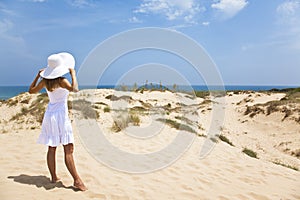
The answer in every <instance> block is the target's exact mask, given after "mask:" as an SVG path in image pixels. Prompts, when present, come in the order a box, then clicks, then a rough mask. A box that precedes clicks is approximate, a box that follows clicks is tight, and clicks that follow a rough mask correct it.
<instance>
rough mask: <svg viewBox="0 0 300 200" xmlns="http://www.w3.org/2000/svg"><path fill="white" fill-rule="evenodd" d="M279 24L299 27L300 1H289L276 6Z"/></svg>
mask: <svg viewBox="0 0 300 200" xmlns="http://www.w3.org/2000/svg"><path fill="white" fill-rule="evenodd" d="M276 11H277V14H278V16H279V22H280V23H283V24H290V25H295V24H298V25H300V18H299V17H300V1H297V0H289V1H285V2H283V3H281V4H279V5H278V7H277V9H276Z"/></svg>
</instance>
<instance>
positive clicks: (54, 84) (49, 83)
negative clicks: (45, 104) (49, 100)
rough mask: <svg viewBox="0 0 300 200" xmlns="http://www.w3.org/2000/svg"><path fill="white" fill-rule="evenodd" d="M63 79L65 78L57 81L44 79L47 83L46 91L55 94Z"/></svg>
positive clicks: (59, 78) (56, 79)
mask: <svg viewBox="0 0 300 200" xmlns="http://www.w3.org/2000/svg"><path fill="white" fill-rule="evenodd" d="M62 79H63V77H58V78H55V79H46V78H43V80H44V81H45V85H46V89H47V90H48V91H50V92H53V91H54V90H55V89H56V88H58V87H60V81H61V80H62Z"/></svg>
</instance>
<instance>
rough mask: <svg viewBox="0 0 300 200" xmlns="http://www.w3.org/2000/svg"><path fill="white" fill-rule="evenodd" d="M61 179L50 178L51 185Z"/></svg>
mask: <svg viewBox="0 0 300 200" xmlns="http://www.w3.org/2000/svg"><path fill="white" fill-rule="evenodd" d="M60 180H61V179H60V178H59V177H56V178H52V180H51V183H57V182H59V181H60Z"/></svg>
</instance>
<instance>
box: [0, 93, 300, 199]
mask: <svg viewBox="0 0 300 200" xmlns="http://www.w3.org/2000/svg"><path fill="white" fill-rule="evenodd" d="M109 95H114V99H113V98H112V97H111V96H110V97H111V98H107V97H108V96H109ZM283 97H285V94H282V93H274V94H267V93H252V92H250V93H249V92H248V93H239V94H234V93H228V94H227V96H226V99H225V100H226V101H225V105H224V106H225V119H224V124H223V126H222V127H220V133H221V134H222V135H224V136H225V137H226V138H228V140H229V141H230V142H231V143H232V144H233V145H234V146H231V145H229V144H227V143H226V142H222V141H221V140H220V139H219V138H212V139H210V138H209V137H208V136H207V130H208V128H209V125H210V121H211V120H212V119H211V113H212V111H211V108H212V103H209V102H208V103H207V102H205V99H203V98H195V99H193V98H192V97H191V96H188V95H186V94H182V93H172V92H158V91H155V92H149V91H145V92H144V93H143V94H142V93H135V92H115V91H114V90H85V91H81V92H79V93H77V94H73V95H72V96H71V97H70V100H73V102H75V101H76V100H78V99H82V100H85V101H89V102H92V105H93V109H94V110H96V111H97V113H98V115H99V117H97V123H98V124H99V126H100V127H101V130H102V132H103V134H104V136H105V137H106V139H107V140H108V141H109V142H110V143H111V144H113V145H115V146H116V147H118V148H119V149H121V150H123V151H126V152H130V153H136V154H143V153H151V152H155V151H159V150H160V149H163V148H164V147H166V146H167V145H169V144H170V143H172V142H173V141H174V138H175V137H176V136H177V135H178V134H186V135H189V136H191V137H192V138H193V143H192V145H191V146H190V148H188V150H187V151H185V152H182V156H181V157H180V158H179V159H178V160H177V161H175V162H173V163H172V164H170V165H168V166H166V167H163V168H162V169H160V170H156V171H154V172H151V173H140V174H132V173H126V172H120V171H118V170H114V169H111V168H109V167H107V166H106V165H105V164H103V163H101V162H98V161H96V160H95V159H94V158H95V155H91V154H90V153H88V150H87V149H86V147H85V145H86V144H85V143H83V142H82V141H84V140H83V139H82V135H83V133H82V132H80V133H79V127H78V123H77V122H76V120H75V118H79V119H80V117H82V118H84V116H81V114H80V110H76V105H75V104H74V105H73V109H72V112H71V113H70V114H71V118H72V120H73V129H74V133H75V160H76V164H77V169H78V171H79V173H80V175H81V177H82V179H83V180H84V182H85V184H86V185H87V187H88V188H89V190H88V191H86V192H76V191H74V190H73V188H72V187H71V185H72V178H71V176H70V175H69V174H68V172H67V169H66V167H65V165H64V161H63V151H62V147H59V148H58V152H57V172H58V175H59V176H60V177H61V179H62V182H60V183H56V184H52V183H50V182H49V172H48V169H47V165H46V162H45V156H46V150H47V149H46V147H44V146H42V145H38V144H36V139H37V137H38V134H39V131H40V129H39V126H40V124H39V122H38V120H37V119H38V116H36V115H32V113H30V112H29V110H30V109H33V107H31V106H32V104H33V103H36V100H37V99H39V98H40V97H39V94H37V95H33V96H30V95H29V94H27V93H25V94H22V95H20V96H18V97H15V98H13V99H12V100H9V101H7V102H2V103H0V104H1V105H0V117H1V118H0V124H1V129H0V131H2V133H1V134H0V142H1V145H0V150H1V152H2V153H1V155H0V164H1V165H0V166H1V167H0V181H1V182H0V199H3V200H6V199H8V200H11V199H12V200H13V199H46V200H47V199H49V200H50V199H74V200H76V199H78V200H79V199H230V200H231V199H300V193H299V188H300V181H299V180H300V172H299V171H297V170H296V169H299V167H300V161H299V157H298V153H299V147H300V123H299V122H298V121H297V119H298V118H297V117H299V116H300V114H299V112H298V110H297V109H298V108H299V107H300V106H299V105H295V104H290V105H285V106H287V107H288V108H289V109H291V110H292V111H293V112H291V113H290V112H289V113H290V114H289V116H288V117H286V118H284V117H285V113H284V112H283V111H282V110H278V111H276V112H272V113H270V114H268V115H266V114H265V113H259V112H258V111H257V113H255V115H254V116H251V117H250V116H249V115H250V114H251V113H250V114H245V111H246V110H247V106H248V107H250V106H259V105H262V104H265V103H267V102H271V101H279V100H280V99H282V98H283ZM41 99H42V98H40V99H39V101H43V100H41ZM211 100H212V101H213V102H214V101H217V99H215V98H211ZM21 102H23V103H21ZM24 107H25V108H26V109H25V108H24ZM105 107H109V108H110V109H111V110H110V111H106V112H105V111H104V108H105ZM125 108H127V109H128V108H129V109H131V112H132V113H133V114H136V115H138V116H139V119H140V122H139V126H134V125H133V124H131V123H130V124H129V125H128V127H127V128H124V129H122V130H121V131H119V132H115V131H113V130H112V126H113V124H114V121H115V120H116V118H115V116H118V114H120V110H121V109H125ZM142 108H143V109H142ZM280 108H281V107H280ZM257 110H259V109H257ZM18 113H23V114H22V115H17V114H18ZM252 113H253V112H252ZM13 117H14V118H13ZM12 118H13V120H12ZM158 118H164V119H169V120H173V121H175V122H178V123H183V124H184V123H185V124H187V125H189V127H190V128H189V129H185V130H182V131H183V132H179V130H177V129H176V128H174V127H171V126H169V125H166V124H167V122H163V121H162V122H160V121H157V120H156V119H158ZM283 118H284V120H283ZM153 123H154V125H153ZM151 124H152V126H151ZM149 127H151V130H152V132H155V133H157V134H153V135H145V131H146V130H147V129H149ZM185 128H186V127H185ZM141 130H144V131H141ZM187 130H189V131H187ZM190 130H194V131H195V133H193V132H191V131H190ZM150 132H151V131H150ZM150 132H149V134H150ZM131 133H134V134H135V135H134V136H135V137H132V135H130V134H131ZM138 134H140V135H138ZM143 134H144V135H143ZM197 135H198V136H197ZM86 136H87V137H88V136H89V133H86ZM139 137H143V138H142V139H141V138H139ZM207 140H209V141H211V140H212V141H214V142H213V143H214V148H213V149H212V151H211V153H209V154H208V155H207V156H206V157H204V158H202V159H200V157H199V155H200V150H201V148H202V147H203V144H204V142H205V141H207ZM178 148H179V147H178ZM244 148H248V149H251V150H253V151H254V152H256V153H257V157H258V159H256V158H252V157H249V156H248V155H246V154H244V153H242V150H243V149H244ZM166 158H167V157H163V156H162V157H161V159H166ZM111 159H112V160H114V159H115V158H114V157H112V158H111ZM124 159H125V158H124ZM127 161H128V160H127ZM124 162H125V161H124ZM275 163H277V164H275ZM278 163H280V164H278ZM143 164H144V167H145V168H147V167H150V166H151V165H153V163H150V162H149V163H143ZM167 164H168V163H166V165H167ZM291 168H294V169H291Z"/></svg>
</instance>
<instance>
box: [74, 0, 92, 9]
mask: <svg viewBox="0 0 300 200" xmlns="http://www.w3.org/2000/svg"><path fill="white" fill-rule="evenodd" d="M69 3H70V4H71V5H72V6H74V7H77V8H84V7H91V6H93V5H94V4H93V2H91V1H90V0H70V1H69Z"/></svg>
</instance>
